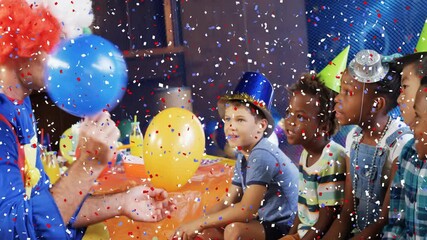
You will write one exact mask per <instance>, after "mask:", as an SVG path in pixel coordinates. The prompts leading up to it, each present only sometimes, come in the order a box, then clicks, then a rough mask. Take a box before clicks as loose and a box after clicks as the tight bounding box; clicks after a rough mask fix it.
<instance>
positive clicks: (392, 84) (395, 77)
mask: <svg viewBox="0 0 427 240" xmlns="http://www.w3.org/2000/svg"><path fill="white" fill-rule="evenodd" d="M400 78H401V69H400V68H399V66H398V65H397V64H396V63H389V70H388V72H387V74H386V75H385V77H384V78H383V79H382V80H381V81H379V82H376V83H374V84H376V88H375V93H376V94H379V95H381V96H382V97H384V98H386V99H387V104H386V108H385V109H386V111H387V112H389V111H390V110H392V109H393V108H395V107H396V106H397V98H398V97H399V94H400Z"/></svg>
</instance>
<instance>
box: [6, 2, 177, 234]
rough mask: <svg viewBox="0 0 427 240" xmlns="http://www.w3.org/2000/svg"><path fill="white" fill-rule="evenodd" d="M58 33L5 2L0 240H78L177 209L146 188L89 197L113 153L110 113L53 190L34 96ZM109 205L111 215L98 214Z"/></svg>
mask: <svg viewBox="0 0 427 240" xmlns="http://www.w3.org/2000/svg"><path fill="white" fill-rule="evenodd" d="M61 25H63V22H61V23H60V22H58V20H57V19H56V18H55V17H54V16H53V15H52V14H51V13H50V11H49V10H48V9H46V8H45V7H43V6H41V5H40V6H39V5H37V6H35V5H29V4H28V3H27V2H25V1H24V0H0V45H1V47H0V176H1V177H0V189H1V192H0V195H1V196H0V213H1V214H0V239H38V238H46V239H80V238H81V237H82V235H83V233H84V231H85V226H87V225H89V224H92V223H97V222H100V221H103V220H105V219H108V218H111V217H114V216H118V215H124V216H127V217H129V218H131V219H133V220H136V221H158V220H161V219H163V218H164V217H165V214H166V213H167V212H168V211H169V210H170V209H171V207H172V203H171V202H169V201H168V200H166V197H167V193H166V192H165V191H164V190H161V189H153V190H150V189H146V188H145V187H142V186H139V187H135V188H132V189H131V190H130V191H128V192H126V193H117V194H112V195H105V196H104V197H93V196H90V195H89V190H90V188H91V186H92V183H93V182H94V181H95V180H96V179H97V177H98V176H99V174H100V173H101V172H102V170H103V168H104V167H105V166H107V164H108V162H109V161H111V159H113V157H114V153H115V151H116V148H115V146H116V144H117V139H118V137H119V131H118V129H117V128H116V126H115V124H112V123H113V122H112V120H111V119H110V115H109V114H108V113H107V112H104V113H100V114H98V115H96V116H93V117H91V118H86V119H84V121H83V122H82V127H81V133H80V138H79V143H78V147H79V148H80V149H81V155H80V157H79V158H78V159H77V160H76V162H75V163H74V164H73V165H72V166H71V167H70V169H69V170H68V172H67V174H66V176H64V177H63V178H62V179H60V180H59V181H58V182H57V183H56V184H55V185H54V186H53V187H52V186H51V184H50V181H49V178H48V177H47V175H46V173H45V171H44V170H43V166H42V163H41V160H40V150H39V148H38V143H37V138H36V126H35V122H36V121H35V117H34V115H33V110H32V107H31V102H30V98H29V95H30V93H31V92H32V91H38V90H41V89H43V88H44V81H43V73H44V62H45V61H46V59H47V58H48V55H47V54H48V53H49V52H50V51H51V50H52V49H53V48H54V47H55V46H56V44H57V43H58V42H59V40H60V36H61V35H63V32H62V28H61ZM104 204H105V205H106V206H109V208H108V209H105V208H104V209H101V208H99V206H103V205H104ZM94 212H95V214H94Z"/></svg>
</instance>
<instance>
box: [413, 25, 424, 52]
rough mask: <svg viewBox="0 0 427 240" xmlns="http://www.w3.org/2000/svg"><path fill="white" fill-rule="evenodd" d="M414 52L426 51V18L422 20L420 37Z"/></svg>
mask: <svg viewBox="0 0 427 240" xmlns="http://www.w3.org/2000/svg"><path fill="white" fill-rule="evenodd" d="M415 52H427V20H426V21H425V22H424V27H423V30H422V31H421V34H420V38H419V39H418V42H417V46H416V47H415Z"/></svg>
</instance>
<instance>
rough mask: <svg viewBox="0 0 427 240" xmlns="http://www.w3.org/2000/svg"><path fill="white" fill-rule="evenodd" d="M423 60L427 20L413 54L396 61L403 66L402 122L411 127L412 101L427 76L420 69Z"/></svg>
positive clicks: (426, 55) (413, 113) (412, 119)
mask: <svg viewBox="0 0 427 240" xmlns="http://www.w3.org/2000/svg"><path fill="white" fill-rule="evenodd" d="M423 59H427V20H426V22H425V23H424V27H423V29H422V31H421V34H420V38H419V39H418V42H417V45H416V47H415V50H414V53H412V54H408V55H406V56H404V57H402V58H400V59H398V62H399V63H400V64H402V65H403V70H402V80H401V92H400V95H399V98H398V103H399V108H400V111H401V113H402V117H403V121H405V123H406V124H408V125H411V124H412V123H413V121H414V118H415V112H414V99H415V94H416V92H417V90H418V87H419V86H420V79H421V78H422V77H423V76H425V75H427V72H425V71H423V69H422V61H423Z"/></svg>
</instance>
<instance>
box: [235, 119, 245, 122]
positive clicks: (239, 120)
mask: <svg viewBox="0 0 427 240" xmlns="http://www.w3.org/2000/svg"><path fill="white" fill-rule="evenodd" d="M237 121H238V122H244V121H245V119H243V118H239V119H237Z"/></svg>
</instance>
